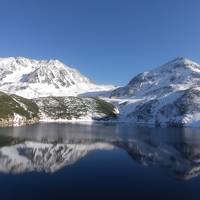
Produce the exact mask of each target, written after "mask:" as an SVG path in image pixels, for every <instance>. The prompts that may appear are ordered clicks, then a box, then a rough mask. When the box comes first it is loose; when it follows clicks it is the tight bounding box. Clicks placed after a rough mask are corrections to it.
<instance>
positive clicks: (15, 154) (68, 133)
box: [0, 123, 200, 180]
mask: <svg viewBox="0 0 200 200" xmlns="http://www.w3.org/2000/svg"><path fill="white" fill-rule="evenodd" d="M116 148H117V149H120V150H123V151H125V152H127V153H128V154H129V155H130V159H134V160H135V161H137V162H139V163H140V164H142V165H145V166H156V167H161V168H163V169H165V170H163V171H166V170H167V171H168V172H169V173H170V174H171V175H173V176H174V177H175V178H178V179H182V180H186V179H191V178H193V177H195V176H198V175H199V174H200V134H199V131H198V129H190V128H184V129H179V128H173V129H170V128H166V129H162V128H149V127H134V126H131V125H129V124H118V125H117V124H101V123H96V124H92V125H81V124H45V123H44V124H38V125H32V126H26V127H19V128H2V129H0V172H3V173H11V174H16V173H17V174H18V173H24V172H31V171H37V172H46V173H53V172H56V171H58V170H60V169H62V168H64V167H66V166H69V165H73V164H74V163H76V162H77V161H78V160H80V159H81V158H83V157H85V156H87V155H88V153H90V152H92V151H97V150H98V151H99V150H106V151H112V150H114V149H116ZM163 173H164V172H163Z"/></svg>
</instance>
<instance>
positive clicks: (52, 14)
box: [0, 0, 200, 85]
mask: <svg viewBox="0 0 200 200" xmlns="http://www.w3.org/2000/svg"><path fill="white" fill-rule="evenodd" d="M5 56H25V57H30V58H36V59H50V58H57V59H60V60H61V61H63V62H65V63H66V64H69V65H72V66H74V67H76V68H77V69H79V70H80V71H81V72H82V73H83V74H85V75H87V76H88V77H89V78H90V79H92V80H94V81H96V82H97V83H112V84H116V85H119V84H120V85H123V84H126V83H127V82H128V81H129V80H130V79H131V78H132V77H133V76H134V75H136V74H138V73H139V72H142V71H145V70H148V69H150V68H153V67H156V66H158V65H160V64H163V63H165V62H166V61H168V60H171V59H173V58H175V57H178V56H184V57H188V58H191V59H193V60H195V61H197V62H200V1H199V0H0V57H5Z"/></svg>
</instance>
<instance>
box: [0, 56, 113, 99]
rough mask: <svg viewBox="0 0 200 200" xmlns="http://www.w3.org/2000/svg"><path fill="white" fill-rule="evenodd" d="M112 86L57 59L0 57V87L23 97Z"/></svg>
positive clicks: (69, 93) (76, 93) (89, 90)
mask: <svg viewBox="0 0 200 200" xmlns="http://www.w3.org/2000/svg"><path fill="white" fill-rule="evenodd" d="M113 88H114V87H113V86H111V85H110V86H109V85H96V84H94V83H93V82H91V81H90V80H89V79H88V78H86V77H85V76H83V75H82V74H81V73H80V72H79V71H78V70H76V69H73V68H70V67H69V66H67V65H65V64H63V63H62V62H60V61H58V60H48V61H47V60H41V61H38V60H33V59H27V58H23V57H17V58H14V57H9V58H0V90H2V91H6V92H9V93H12V94H17V95H19V96H23V97H26V98H37V97H46V96H76V95H78V94H81V93H86V92H97V91H107V90H111V89H113Z"/></svg>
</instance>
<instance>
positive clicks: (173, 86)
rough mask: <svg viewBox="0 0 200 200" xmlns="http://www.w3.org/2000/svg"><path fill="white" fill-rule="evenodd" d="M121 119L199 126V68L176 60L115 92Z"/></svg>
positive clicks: (155, 123) (188, 61) (113, 100)
mask: <svg viewBox="0 0 200 200" xmlns="http://www.w3.org/2000/svg"><path fill="white" fill-rule="evenodd" d="M110 97H111V98H112V99H110V100H109V101H111V102H115V104H117V103H118V107H119V111H120V113H121V119H122V120H125V121H127V120H128V121H131V122H136V123H145V124H153V125H158V126H162V125H167V126H200V101H199V100H200V65H199V64H197V63H195V62H193V61H191V60H188V59H185V58H176V59H175V60H172V61H170V62H168V63H166V64H164V65H162V66H160V67H158V68H156V69H153V70H151V71H149V72H144V73H141V74H139V75H137V76H136V77H134V78H133V79H132V80H131V81H130V82H129V83H128V84H127V85H126V86H125V87H121V88H118V89H116V90H114V91H113V92H112V94H111V96H110Z"/></svg>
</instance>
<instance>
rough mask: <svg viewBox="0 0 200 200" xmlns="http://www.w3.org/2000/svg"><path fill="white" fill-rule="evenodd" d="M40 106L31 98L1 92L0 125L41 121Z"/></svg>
mask: <svg viewBox="0 0 200 200" xmlns="http://www.w3.org/2000/svg"><path fill="white" fill-rule="evenodd" d="M38 111H39V110H38V107H37V105H36V103H34V102H32V101H31V100H29V99H25V98H22V97H19V96H17V95H8V94H6V93H3V92H0V126H20V125H25V124H32V123H36V122H38V121H39V117H38Z"/></svg>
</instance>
